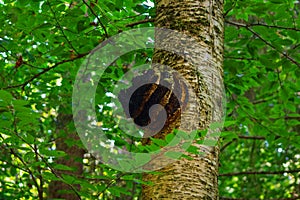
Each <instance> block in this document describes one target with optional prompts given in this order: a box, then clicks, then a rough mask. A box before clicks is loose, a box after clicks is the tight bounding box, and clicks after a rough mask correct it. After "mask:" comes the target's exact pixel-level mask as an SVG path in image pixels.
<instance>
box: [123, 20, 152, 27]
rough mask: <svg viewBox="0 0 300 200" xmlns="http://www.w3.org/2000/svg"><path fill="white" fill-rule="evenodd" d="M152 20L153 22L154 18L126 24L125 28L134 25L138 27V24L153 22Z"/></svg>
mask: <svg viewBox="0 0 300 200" xmlns="http://www.w3.org/2000/svg"><path fill="white" fill-rule="evenodd" d="M154 20H155V19H154V18H149V19H144V20H141V21H137V22H133V23H130V24H127V25H126V27H133V26H136V25H139V24H144V23H148V22H154Z"/></svg>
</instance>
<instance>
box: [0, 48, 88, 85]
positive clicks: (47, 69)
mask: <svg viewBox="0 0 300 200" xmlns="http://www.w3.org/2000/svg"><path fill="white" fill-rule="evenodd" d="M88 54H89V52H88V53H84V54H78V55H77V56H76V57H75V58H71V59H68V60H62V61H60V62H57V63H55V64H54V65H53V66H52V67H48V68H46V69H44V70H43V71H41V72H40V73H37V74H35V75H34V76H32V77H31V78H30V79H28V80H27V81H25V82H24V83H22V84H18V85H12V86H8V87H5V88H1V89H4V90H5V89H11V88H17V87H22V89H24V87H25V86H26V85H27V84H28V83H30V82H32V81H33V80H34V79H36V78H38V77H40V76H41V75H43V74H45V73H46V72H48V71H50V70H51V69H54V68H56V67H57V66H59V65H61V64H63V63H67V62H72V61H74V60H77V59H80V58H82V57H84V56H86V55H88Z"/></svg>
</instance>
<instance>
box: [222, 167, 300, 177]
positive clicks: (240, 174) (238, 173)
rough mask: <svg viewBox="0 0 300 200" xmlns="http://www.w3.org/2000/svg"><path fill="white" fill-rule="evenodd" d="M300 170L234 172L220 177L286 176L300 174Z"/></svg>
mask: <svg viewBox="0 0 300 200" xmlns="http://www.w3.org/2000/svg"><path fill="white" fill-rule="evenodd" d="M299 172H300V169H295V170H283V171H273V172H268V171H252V172H232V173H224V174H219V176H242V175H258V174H267V175H269V174H284V173H299Z"/></svg>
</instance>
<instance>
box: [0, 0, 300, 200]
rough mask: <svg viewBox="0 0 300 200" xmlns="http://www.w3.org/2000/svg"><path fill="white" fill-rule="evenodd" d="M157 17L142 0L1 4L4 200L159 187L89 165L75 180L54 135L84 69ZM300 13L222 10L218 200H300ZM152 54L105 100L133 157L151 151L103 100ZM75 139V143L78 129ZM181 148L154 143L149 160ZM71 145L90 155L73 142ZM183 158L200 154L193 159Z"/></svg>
mask: <svg viewBox="0 0 300 200" xmlns="http://www.w3.org/2000/svg"><path fill="white" fill-rule="evenodd" d="M148 2H149V1H148ZM149 5H150V4H147V3H146V2H145V1H141V0H134V1H121V0H103V1H97V0H92V1H79V0H77V1H71V0H51V1H38V0H33V1H25V0H3V1H0V13H1V14H0V20H1V22H2V23H1V27H0V80H1V81H0V118H1V120H0V149H1V155H0V172H1V173H0V199H37V198H39V199H43V198H47V197H48V195H49V194H48V187H49V184H50V182H51V181H62V182H64V183H66V184H67V185H69V186H70V190H72V191H75V192H76V193H77V194H78V195H79V196H80V197H81V198H82V199H126V198H127V199H138V198H139V195H140V192H141V187H142V184H151V183H145V182H143V181H142V178H141V174H126V173H122V172H119V171H115V170H113V169H110V168H108V167H107V166H105V165H102V164H101V163H98V161H97V160H96V159H95V158H94V157H93V156H91V155H90V154H88V153H86V154H85V157H84V158H83V159H81V160H80V162H81V163H83V165H84V168H83V173H82V174H81V175H80V177H76V176H74V175H71V174H70V173H69V172H72V171H75V169H73V168H72V167H70V166H67V165H64V164H61V163H59V162H58V160H59V159H68V157H69V155H68V154H67V153H66V152H64V151H61V150H57V146H56V143H55V142H56V140H57V138H58V135H59V134H60V135H67V133H66V132H65V131H66V130H63V129H59V130H58V129H57V128H56V127H59V126H60V124H59V123H60V121H59V120H58V116H59V114H60V113H64V114H71V106H72V105H71V96H72V87H73V83H74V80H75V76H76V73H77V70H78V68H79V66H80V64H81V63H82V60H83V59H85V58H86V57H87V55H88V54H89V53H90V52H91V51H92V50H93V49H94V48H95V47H96V46H97V45H98V44H99V43H101V42H102V41H105V40H106V39H107V38H109V37H110V36H113V35H115V34H117V33H118V32H121V31H125V30H128V29H131V28H135V27H149V26H154V25H153V18H154V17H155V8H154V7H152V6H149ZM299 12H300V4H299V2H298V1H294V0H270V1H263V0H248V1H241V0H226V3H225V11H224V16H225V54H224V83H225V87H226V95H227V118H226V122H225V128H224V131H223V132H222V140H221V160H220V177H219V190H220V196H221V199H222V198H223V199H226V198H227V199H228V198H230V199H232V198H242V199H271V198H276V199H280V198H285V199H286V198H290V199H297V198H299V196H300V188H299V184H300V180H299V177H300V176H299V171H300V170H299V168H300V162H299V158H300V153H299V149H300V139H299V136H300V135H299V133H300V123H299V121H300V120H299V119H300V114H299V113H300V112H299V111H300V107H299V105H300V91H299V88H300V81H299V78H298V77H299V76H300V70H299V67H300V54H299V47H300V45H299V40H300V17H299ZM152 53H153V52H152V50H147V49H146V50H140V51H135V52H132V53H129V54H126V55H123V56H122V57H120V58H119V59H118V60H116V61H115V62H114V63H113V64H112V65H111V66H110V67H109V68H108V69H107V71H106V73H105V76H103V77H101V80H100V82H99V85H98V88H97V95H96V102H95V103H96V105H97V108H98V109H99V111H100V112H98V113H97V118H98V121H99V122H101V123H102V125H103V127H104V128H106V130H107V135H108V138H109V139H110V140H113V141H114V144H115V145H117V146H120V147H121V146H125V147H126V148H128V149H131V150H132V151H134V150H136V151H140V150H145V149H141V148H143V147H141V146H139V145H134V144H133V143H130V142H128V141H130V138H128V137H125V136H124V134H122V133H121V131H120V129H119V127H117V126H116V123H115V121H114V119H113V117H112V115H111V112H112V108H111V107H110V106H109V103H111V100H112V97H111V96H109V95H107V94H109V93H110V92H112V91H113V90H114V87H113V85H114V83H115V82H116V81H118V80H119V79H120V78H121V77H122V76H123V75H124V74H125V73H126V72H127V71H128V70H130V69H131V68H134V67H136V66H139V65H141V64H145V63H149V61H150V60H151V56H152ZM67 127H68V130H71V131H75V128H74V125H73V123H72V122H71V121H70V122H68V124H67ZM173 137H174V135H172V134H171V135H169V136H168V137H167V138H166V141H164V140H159V139H156V140H155V139H154V140H153V141H154V142H153V143H154V144H153V145H152V146H150V147H149V148H150V149H151V148H152V149H157V148H159V146H160V145H162V146H164V145H165V143H166V142H168V141H170V140H171V139H172V138H173ZM65 143H66V144H67V145H68V146H69V147H71V146H77V147H82V144H81V143H80V141H77V140H74V139H72V138H67V139H66V140H65ZM187 151H188V152H190V153H197V149H196V148H194V147H190V148H189V149H188V150H187ZM169 154H170V155H169V156H170V157H172V156H173V157H176V156H177V154H176V152H170V153H169ZM78 159H80V158H78ZM136 159H137V160H139V162H147V161H148V159H149V158H147V157H146V158H145V157H139V156H137V158H136ZM62 171H63V172H64V173H62V174H60V173H59V172H62ZM74 184H79V185H80V186H81V188H80V190H79V189H77V188H76V187H71V186H72V185H74Z"/></svg>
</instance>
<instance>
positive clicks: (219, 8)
mask: <svg viewBox="0 0 300 200" xmlns="http://www.w3.org/2000/svg"><path fill="white" fill-rule="evenodd" d="M156 10H157V15H156V20H155V23H156V27H165V28H169V29H172V30H177V31H179V32H180V33H184V34H186V35H189V36H191V37H192V38H193V39H195V40H196V41H197V42H198V45H200V47H201V49H192V50H190V51H189V53H188V54H189V55H187V56H189V57H190V58H193V59H194V60H196V61H198V62H199V65H202V68H201V67H198V66H195V65H193V64H191V63H189V62H188V61H187V59H183V58H182V56H180V55H175V54H174V53H171V52H167V51H164V50H160V49H159V48H157V49H155V53H154V57H153V63H160V64H163V65H167V66H169V67H171V68H173V69H175V70H176V71H178V72H179V73H180V74H181V75H182V76H183V77H184V78H185V79H186V80H187V81H188V83H189V85H190V86H191V88H192V90H193V91H191V92H194V93H195V94H196V97H195V99H194V101H190V102H195V104H196V106H194V105H190V107H189V108H188V111H187V112H186V114H185V115H186V116H185V117H186V119H189V120H190V122H191V123H190V126H186V127H180V128H182V129H183V130H185V131H192V130H193V129H194V128H195V127H197V128H200V129H206V128H208V127H209V124H210V123H211V122H214V121H220V119H221V117H222V114H223V113H222V111H221V110H218V109H215V108H216V107H217V106H216V105H215V104H216V103H215V102H216V101H215V99H214V98H218V99H219V100H220V98H221V96H222V94H220V93H219V90H217V92H216V91H212V88H215V87H216V86H215V85H214V79H215V78H214V77H217V78H218V79H219V80H222V78H221V74H222V62H223V33H224V32H223V0H184V1H180V0H157V1H156ZM167 40H168V37H166V36H164V37H160V35H159V33H158V34H157V35H156V40H155V42H156V44H159V46H161V45H164V43H166V44H167V43H168V42H169V41H167ZM180 42H181V43H182V41H178V43H180ZM174 45H176V44H174ZM190 48H193V47H192V46H191V47H190ZM203 67H204V68H203ZM203 69H204V70H203ZM206 80H210V81H208V82H207V81H206ZM219 83H220V82H219ZM214 93H216V94H214ZM212 96H214V97H212ZM219 100H218V102H217V103H220V102H219ZM195 108H196V109H195ZM195 115H200V120H197V121H196V120H195V119H197V118H196V117H195ZM213 118H214V119H216V118H218V119H219V120H212V119H213ZM179 123H180V121H179V120H177V121H176V122H175V123H173V124H171V125H170V128H168V129H167V130H171V128H177V127H179ZM194 145H196V146H198V147H199V148H200V149H201V151H202V152H205V154H204V155H203V156H199V155H191V157H193V160H188V159H180V160H178V161H176V162H174V163H172V164H169V165H167V166H166V167H164V168H162V169H160V170H158V172H162V173H158V174H145V175H144V177H143V179H144V180H145V181H151V182H152V183H153V185H151V186H148V185H145V186H144V187H143V194H142V196H143V199H218V179H217V177H218V164H219V161H218V159H219V148H218V145H216V146H204V145H198V144H194Z"/></svg>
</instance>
